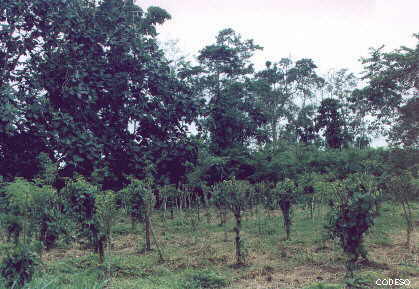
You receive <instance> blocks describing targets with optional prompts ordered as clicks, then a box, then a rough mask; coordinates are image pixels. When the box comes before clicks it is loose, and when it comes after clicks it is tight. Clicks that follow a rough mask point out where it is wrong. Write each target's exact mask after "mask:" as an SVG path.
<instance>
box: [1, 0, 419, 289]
mask: <svg viewBox="0 0 419 289" xmlns="http://www.w3.org/2000/svg"><path fill="white" fill-rule="evenodd" d="M167 19H170V15H169V14H168V13H167V12H166V11H165V10H163V9H161V8H158V7H149V8H148V9H147V11H144V10H143V9H141V8H140V7H138V6H136V5H134V4H130V3H128V2H126V1H122V0H108V1H99V3H96V1H79V0H71V1H61V0H53V1H44V0H36V1H2V2H1V4H0V23H1V32H0V47H1V49H0V65H1V75H0V176H1V178H2V180H1V187H0V202H1V203H0V207H1V211H0V213H1V216H2V218H1V225H2V228H3V229H4V230H5V232H6V233H7V234H6V235H7V236H6V239H7V241H8V242H9V243H10V244H14V247H13V249H12V250H9V251H8V252H9V253H8V257H7V258H4V260H3V263H4V265H3V267H2V271H1V272H2V276H3V277H4V278H5V279H6V280H11V281H10V282H11V283H9V285H10V286H16V284H17V283H16V284H15V280H16V278H17V277H16V276H21V277H19V278H21V279H19V280H20V281H18V283H19V284H20V285H23V284H24V283H25V281H26V280H28V279H30V276H31V274H32V271H30V270H29V269H28V270H29V271H27V270H26V269H25V270H26V271H25V270H24V272H15V271H14V270H18V269H16V268H17V267H16V266H13V265H12V264H17V263H14V262H17V261H19V262H26V263H25V264H26V265H25V266H26V267H25V266H23V267H20V268H32V265H34V264H35V263H36V262H35V261H34V260H35V259H36V258H35V257H33V256H32V255H33V254H34V253H35V252H38V253H41V252H42V251H43V250H48V249H51V248H53V247H54V246H55V244H56V242H57V241H59V240H61V241H65V242H71V241H76V240H77V241H79V242H85V243H86V246H87V247H90V248H93V249H94V250H95V251H96V252H98V254H99V257H100V258H99V259H100V262H103V261H104V258H105V255H106V254H105V251H106V250H107V249H109V250H110V246H109V245H108V246H107V244H109V242H110V240H111V236H112V234H111V232H112V224H113V222H114V219H115V216H116V215H118V214H119V213H121V212H123V213H124V214H127V216H129V217H130V218H131V221H132V224H133V226H135V224H136V222H138V221H141V222H145V238H146V240H147V241H146V246H145V249H146V250H149V249H150V247H151V243H152V238H153V230H152V224H151V221H150V216H151V215H152V212H153V210H162V211H164V212H165V213H166V211H167V213H168V216H169V215H170V216H174V214H175V213H176V212H178V211H179V210H183V209H194V210H197V214H199V212H200V210H201V209H202V208H207V209H208V208H209V207H211V206H215V207H216V208H217V210H218V211H220V212H221V213H220V216H221V217H220V218H221V223H222V222H223V215H225V214H227V213H226V212H228V211H231V213H232V214H233V215H234V216H235V219H236V227H235V232H236V239H235V242H236V257H237V263H238V264H241V263H244V262H245V261H244V259H243V254H242V251H241V250H240V248H241V246H242V245H241V244H242V243H243V242H242V240H241V238H240V230H241V214H242V212H243V211H245V210H250V209H251V208H254V207H257V206H259V205H264V206H267V207H270V208H271V209H277V208H278V209H281V211H282V213H283V216H284V226H285V227H286V231H287V238H289V237H290V235H292V233H291V224H292V220H291V215H292V214H291V211H292V208H293V206H294V205H295V204H299V205H303V204H306V205H307V206H308V207H309V208H310V209H311V210H312V211H313V216H314V215H315V214H314V211H315V208H316V204H318V203H319V202H326V203H327V204H328V205H329V206H330V208H331V216H333V217H331V219H330V224H329V227H328V230H329V231H330V232H331V235H332V236H334V237H335V238H337V239H339V240H340V241H341V244H342V248H343V250H344V251H345V252H346V253H347V254H348V256H350V257H349V259H348V260H349V261H350V262H349V261H348V268H349V269H350V270H352V267H353V263H354V262H355V261H356V259H357V258H358V256H364V257H366V253H365V251H364V249H362V236H363V234H364V233H365V232H366V231H367V230H368V228H369V227H370V226H371V225H372V224H373V220H374V216H376V214H377V210H378V208H379V204H380V201H382V200H384V199H386V198H387V199H390V198H391V199H393V200H395V201H398V202H400V204H402V206H403V208H404V215H405V216H406V222H407V239H408V240H409V238H410V237H409V236H410V234H411V231H412V228H413V223H412V222H413V221H412V213H411V208H410V207H409V201H411V200H414V199H415V198H417V165H418V151H417V149H418V143H419V139H418V115H419V114H418V111H419V106H418V105H419V102H418V97H417V93H418V88H419V79H418V75H419V72H418V65H417V64H418V62H419V44H418V45H417V46H416V47H415V48H407V47H401V48H400V49H397V50H395V51H391V52H385V51H384V50H383V48H379V49H373V50H371V52H370V55H369V56H368V57H366V58H364V59H363V60H362V61H363V63H364V68H365V71H364V74H363V77H362V78H361V79H358V78H357V77H356V76H355V75H354V74H353V73H351V72H349V71H347V70H345V69H342V70H337V71H333V72H331V73H329V75H327V76H321V75H319V74H318V72H317V70H316V69H317V66H316V65H315V62H314V61H313V60H312V59H300V60H296V61H294V60H292V59H288V58H280V57H278V59H279V60H278V61H276V62H275V61H268V62H267V63H266V66H265V68H264V69H262V70H259V71H255V69H254V65H253V63H252V62H251V58H252V56H253V54H254V53H256V52H257V51H259V50H262V47H261V46H259V45H258V44H256V43H254V41H253V40H246V39H243V38H242V37H241V35H240V34H239V33H237V32H235V31H234V30H232V29H225V30H222V31H220V32H219V33H218V35H217V37H216V40H215V42H214V43H213V44H212V45H208V46H206V47H204V48H202V50H200V51H199V54H198V57H197V59H196V60H194V61H186V60H185V59H184V58H180V59H177V60H173V59H168V57H167V56H165V52H164V51H163V49H161V47H159V44H158V41H157V39H156V36H157V33H156V25H157V24H162V23H163V22H164V21H165V20H167ZM414 37H415V38H417V39H419V35H418V34H416V35H415V36H414ZM361 83H362V84H363V85H364V86H363V87H362V86H361ZM375 133H380V134H383V135H386V136H387V139H388V142H389V143H390V144H391V147H389V148H386V149H374V148H370V147H369V144H370V143H371V140H372V138H373V136H374V134H375ZM385 192H386V194H385ZM118 212H119V213H118ZM409 216H410V217H409ZM342 222H346V223H345V224H343V223H342ZM361 224H362V225H361ZM348 230H349V231H348ZM355 231H356V232H355ZM348 238H349V239H348ZM351 238H354V239H353V240H352V239H351ZM155 242H156V244H157V241H155ZM409 242H410V241H408V243H409ZM34 246H35V247H37V248H35V247H34ZM159 251H160V249H159ZM160 254H161V258H162V259H163V258H164V256H163V255H162V253H160ZM34 258H35V259H34ZM22 260H24V261H22ZM8 262H9V263H8ZM34 262H35V263H34ZM33 268H34V267H33ZM19 270H20V269H19ZM22 270H23V269H22ZM22 276H23V277H22ZM13 284H15V285H13Z"/></svg>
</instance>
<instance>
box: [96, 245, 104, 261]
mask: <svg viewBox="0 0 419 289" xmlns="http://www.w3.org/2000/svg"><path fill="white" fill-rule="evenodd" d="M97 250H98V253H99V264H103V262H105V250H104V248H103V240H102V239H101V240H99V243H98V247H97Z"/></svg>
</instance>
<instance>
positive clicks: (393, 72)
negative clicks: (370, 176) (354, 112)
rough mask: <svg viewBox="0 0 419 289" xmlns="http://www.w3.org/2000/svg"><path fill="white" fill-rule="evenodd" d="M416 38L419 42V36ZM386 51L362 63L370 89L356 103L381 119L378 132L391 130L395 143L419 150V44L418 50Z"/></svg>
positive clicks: (356, 95) (374, 52)
mask: <svg viewBox="0 0 419 289" xmlns="http://www.w3.org/2000/svg"><path fill="white" fill-rule="evenodd" d="M414 37H415V38H416V39H417V40H419V33H418V34H415V35H414ZM383 49H384V46H382V47H380V48H378V49H371V52H370V55H369V57H366V58H363V59H362V63H363V64H364V69H365V73H364V77H363V79H364V80H366V81H367V85H366V86H365V87H364V88H363V89H361V90H356V91H355V92H354V94H353V97H352V101H353V102H358V103H362V104H363V105H364V106H365V107H367V108H368V111H369V112H371V114H372V115H373V116H375V117H376V119H377V122H376V124H377V126H376V128H377V127H379V128H381V129H382V128H383V127H385V128H389V129H390V130H389V132H390V134H388V135H387V136H388V137H389V141H390V142H391V143H393V144H396V145H404V146H413V147H415V146H416V147H417V144H418V143H419V139H418V119H417V113H414V112H415V111H416V112H417V98H418V91H419V66H418V63H419V42H418V43H417V44H416V47H415V48H409V47H405V46H402V47H400V48H399V49H395V50H393V51H391V52H385V51H384V50H383Z"/></svg>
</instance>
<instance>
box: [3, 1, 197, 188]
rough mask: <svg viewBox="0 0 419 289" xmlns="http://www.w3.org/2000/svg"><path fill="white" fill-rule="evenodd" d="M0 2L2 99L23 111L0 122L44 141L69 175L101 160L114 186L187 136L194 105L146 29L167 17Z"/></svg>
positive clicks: (126, 8)
mask: <svg viewBox="0 0 419 289" xmlns="http://www.w3.org/2000/svg"><path fill="white" fill-rule="evenodd" d="M0 8H1V16H2V19H1V21H2V22H3V23H4V24H3V28H2V34H1V36H2V43H5V45H4V47H3V48H4V49H3V50H2V51H3V54H2V56H3V63H6V64H7V67H6V72H7V73H6V72H5V73H3V76H2V81H3V82H2V92H4V91H7V92H8V94H5V93H3V94H2V102H1V103H10V102H11V101H10V99H11V100H12V101H14V103H15V104H16V106H17V108H16V109H18V108H19V107H21V108H22V116H21V117H20V118H19V119H14V120H13V118H11V117H9V116H8V118H7V119H6V121H9V122H10V121H14V122H15V123H18V122H19V123H20V124H22V131H25V132H27V133H28V132H29V133H30V135H31V136H33V137H34V138H40V139H41V140H42V141H44V142H45V143H46V144H45V146H46V147H47V148H48V150H49V152H50V154H51V155H53V156H54V157H55V159H56V160H59V161H62V162H63V164H65V167H66V169H67V170H68V172H69V173H71V172H72V171H74V170H76V171H79V172H81V173H83V174H87V175H88V174H90V173H91V172H92V171H93V169H94V168H95V167H97V166H102V167H106V168H109V170H110V172H111V174H112V175H114V177H115V176H116V180H118V181H117V182H115V183H118V182H119V181H120V179H121V178H123V177H124V175H126V174H134V175H139V174H141V171H142V164H143V163H144V159H145V158H153V156H154V158H160V157H159V156H160V155H161V154H162V151H163V150H166V149H170V145H169V146H167V145H166V144H167V143H170V144H175V143H179V139H181V138H183V137H184V136H185V135H186V124H187V123H191V122H192V121H193V119H194V118H195V116H196V115H197V112H198V110H197V107H198V105H199V101H198V100H195V99H192V97H191V93H190V90H189V89H188V87H187V86H185V85H184V83H183V82H181V81H179V80H178V79H177V78H176V77H175V76H174V75H173V74H171V73H170V68H169V65H168V64H169V62H168V61H166V59H165V57H164V55H163V52H162V51H161V50H160V49H159V47H158V45H157V42H156V38H155V37H156V35H157V33H156V28H155V26H156V25H157V24H162V23H163V22H164V21H165V20H166V19H169V18H170V15H169V14H168V13H167V12H166V11H164V10H163V9H160V8H158V7H149V8H148V10H147V11H143V10H142V9H141V8H140V7H138V6H136V5H134V4H132V3H131V4H129V3H127V2H126V1H122V0H108V1H102V2H100V3H99V4H96V3H95V1H81V0H71V1H58V0H52V1H41V0H36V1H19V2H16V1H3V2H2V4H1V7H0ZM16 46H17V47H18V48H16ZM22 55H26V58H22V57H21V56H22ZM19 57H20V58H19ZM16 59H18V60H20V63H19V64H20V65H16V64H15V62H16V61H17V60H16ZM17 62H19V61H17ZM8 87H11V88H13V89H14V90H12V89H7V88H8ZM11 94H12V95H11ZM4 95H6V96H7V97H8V98H6V97H5V96H4ZM8 99H9V100H8ZM12 103H13V102H12ZM3 107H4V106H3ZM12 108H13V107H12ZM13 109H14V108H13ZM9 111H12V109H10V110H9ZM8 127H11V128H13V129H14V128H15V127H17V126H16V125H15V126H11V125H9V126H8ZM2 147H3V143H2ZM0 157H1V155H0ZM113 179H115V178H113ZM109 185H110V186H112V185H113V184H109Z"/></svg>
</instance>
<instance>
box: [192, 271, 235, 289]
mask: <svg viewBox="0 0 419 289" xmlns="http://www.w3.org/2000/svg"><path fill="white" fill-rule="evenodd" d="M228 283H229V282H228V281H227V280H225V279H224V278H223V277H221V276H219V275H218V274H217V273H215V272H213V271H199V272H194V273H191V274H190V275H188V276H187V277H186V279H185V282H184V287H185V288H188V289H200V288H209V289H216V288H223V287H226V286H227V285H228Z"/></svg>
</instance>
